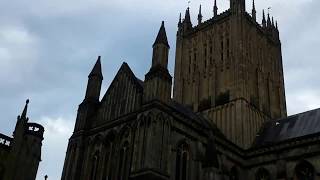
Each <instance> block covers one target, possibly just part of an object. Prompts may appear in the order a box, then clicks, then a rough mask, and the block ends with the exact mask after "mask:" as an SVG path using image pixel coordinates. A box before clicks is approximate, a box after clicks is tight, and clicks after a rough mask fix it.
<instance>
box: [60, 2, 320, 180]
mask: <svg viewBox="0 0 320 180" xmlns="http://www.w3.org/2000/svg"><path fill="white" fill-rule="evenodd" d="M213 14H214V16H213V17H212V18H211V19H209V20H207V21H204V22H203V21H202V13H201V7H200V10H199V15H198V24H197V25H195V26H194V25H192V23H191V17H190V10H189V8H188V9H187V10H186V13H185V17H184V18H183V19H182V18H181V15H180V20H179V23H178V31H177V40H176V58H175V72H174V85H172V81H173V78H172V76H171V75H170V73H169V71H168V68H167V66H168V54H169V49H170V46H169V43H168V40H167V36H166V30H165V26H164V23H163V22H162V25H161V27H160V30H159V32H158V35H157V37H156V40H155V42H154V44H153V55H152V62H151V67H150V70H149V71H148V72H147V73H146V75H145V79H144V81H142V80H140V79H139V78H137V77H136V76H135V75H134V73H133V72H132V71H131V69H130V67H129V66H128V64H126V63H123V64H122V66H121V67H120V69H119V71H118V73H117V74H116V76H115V78H114V80H113V81H112V83H111V84H110V86H109V88H108V90H107V92H106V93H105V95H104V96H103V97H102V98H100V91H101V84H102V80H103V75H102V69H101V59H100V56H99V58H98V60H97V62H96V64H95V65H94V67H93V69H92V71H91V73H90V74H89V76H88V83H87V89H86V94H85V98H84V100H83V102H82V103H81V104H80V105H79V108H78V114H77V118H76V123H75V128H74V132H73V135H72V136H71V137H70V139H69V144H68V148H67V152H66V158H65V164H64V168H63V173H62V180H128V179H130V180H131V179H132V180H225V179H230V180H273V179H294V180H316V179H320V119H319V118H320V109H316V110H312V111H308V112H305V113H301V114H297V115H293V116H289V117H288V116H287V112H286V99H285V88H284V75H283V66H282V64H283V63H282V52H281V42H280V37H279V31H278V25H277V22H274V20H273V18H271V17H270V15H269V14H267V16H266V15H265V13H264V12H263V18H262V19H263V20H262V23H261V24H259V23H257V21H256V10H255V6H254V3H253V8H252V12H251V15H250V14H249V13H247V12H246V9H245V0H230V8H229V9H228V10H226V11H225V12H222V13H220V14H218V7H217V4H216V1H215V3H214V6H213ZM172 88H173V95H172V93H171V92H172Z"/></svg>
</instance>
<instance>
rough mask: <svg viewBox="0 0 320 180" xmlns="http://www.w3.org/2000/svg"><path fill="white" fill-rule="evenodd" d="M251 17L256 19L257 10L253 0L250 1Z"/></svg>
mask: <svg viewBox="0 0 320 180" xmlns="http://www.w3.org/2000/svg"><path fill="white" fill-rule="evenodd" d="M252 18H253V19H254V20H255V21H256V20H257V11H256V6H255V3H254V0H253V1H252Z"/></svg>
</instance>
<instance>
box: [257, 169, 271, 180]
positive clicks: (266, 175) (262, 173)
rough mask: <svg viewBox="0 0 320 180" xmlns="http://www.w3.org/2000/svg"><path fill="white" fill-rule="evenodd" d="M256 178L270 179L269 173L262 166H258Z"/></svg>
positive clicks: (259, 179) (258, 179)
mask: <svg viewBox="0 0 320 180" xmlns="http://www.w3.org/2000/svg"><path fill="white" fill-rule="evenodd" d="M256 180H270V173H269V171H268V170H266V169H264V168H260V169H259V170H258V171H257V173H256Z"/></svg>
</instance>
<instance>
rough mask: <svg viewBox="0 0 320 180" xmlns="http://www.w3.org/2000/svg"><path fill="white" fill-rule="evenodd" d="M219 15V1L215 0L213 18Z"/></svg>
mask: <svg viewBox="0 0 320 180" xmlns="http://www.w3.org/2000/svg"><path fill="white" fill-rule="evenodd" d="M217 15H218V6H217V0H214V6H213V16H217Z"/></svg>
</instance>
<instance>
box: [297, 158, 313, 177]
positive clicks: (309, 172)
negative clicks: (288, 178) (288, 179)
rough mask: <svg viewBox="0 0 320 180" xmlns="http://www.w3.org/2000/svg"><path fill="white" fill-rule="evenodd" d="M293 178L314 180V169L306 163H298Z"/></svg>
mask: <svg viewBox="0 0 320 180" xmlns="http://www.w3.org/2000/svg"><path fill="white" fill-rule="evenodd" d="M294 170H295V177H296V178H297V180H314V179H315V177H314V176H315V168H314V166H313V165H312V164H311V163H310V162H308V161H306V160H302V161H300V162H299V163H298V164H297V165H296V167H295V169H294Z"/></svg>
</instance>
